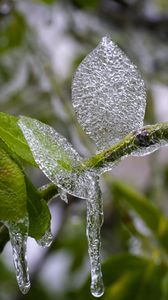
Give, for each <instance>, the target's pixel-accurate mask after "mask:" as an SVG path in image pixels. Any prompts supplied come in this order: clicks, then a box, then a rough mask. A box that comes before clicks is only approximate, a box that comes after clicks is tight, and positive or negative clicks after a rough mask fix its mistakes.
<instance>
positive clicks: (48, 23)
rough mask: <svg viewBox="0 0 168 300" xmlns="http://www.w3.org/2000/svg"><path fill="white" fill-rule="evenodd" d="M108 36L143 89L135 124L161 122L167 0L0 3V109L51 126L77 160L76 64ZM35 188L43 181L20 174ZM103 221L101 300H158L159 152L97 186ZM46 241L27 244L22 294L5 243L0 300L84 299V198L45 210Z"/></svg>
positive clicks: (162, 167)
mask: <svg viewBox="0 0 168 300" xmlns="http://www.w3.org/2000/svg"><path fill="white" fill-rule="evenodd" d="M104 35H108V36H110V37H111V39H112V40H113V41H114V42H116V43H117V44H118V45H119V46H120V47H121V48H122V49H123V50H124V51H125V53H127V55H128V56H129V57H130V58H131V59H132V61H134V62H135V64H136V65H137V66H138V67H139V69H140V71H141V73H142V75H143V78H144V80H145V82H146V86H147V110H146V115H145V124H152V123H156V122H160V121H168V85H167V84H168V1H167V0H146V1H144V0H119V1H115V0H100V1H96V0H93V1H89V0H69V1H68V0H67V1H66V0H65V1H63V0H62V1H61V0H60V1H54V0H43V1H42V0H41V1H40V0H36V1H35V0H34V1H31V0H20V1H19V0H16V1H12V0H0V110H1V111H3V112H6V113H10V114H15V115H27V116H30V117H34V118H37V119H39V120H42V121H43V122H46V123H48V124H50V125H52V126H53V127H54V128H55V129H56V130H57V131H58V132H60V133H62V134H63V135H64V136H66V137H67V139H68V140H69V141H70V142H71V143H72V144H73V145H74V147H75V148H76V149H77V150H78V151H79V152H80V153H81V154H82V155H88V153H89V151H88V141H87V139H86V136H85V135H84V134H83V133H82V132H81V131H80V130H79V124H78V123H77V121H76V119H75V117H74V115H73V109H72V106H71V81H72V77H73V74H74V72H75V69H76V67H77V66H78V64H79V63H80V61H81V60H82V59H83V58H84V57H85V56H86V55H87V54H88V53H89V52H90V51H91V50H92V49H93V48H94V47H95V46H96V45H97V43H98V42H99V41H100V39H101V37H102V36H104ZM27 172H28V174H29V175H30V177H31V178H32V180H33V182H34V183H35V184H36V186H41V185H42V184H45V183H46V182H47V179H46V178H44V176H43V175H42V174H41V173H40V172H39V171H37V170H35V169H34V170H32V169H31V170H30V169H28V170H27ZM101 186H102V190H103V197H104V213H105V221H104V225H103V228H102V260H103V274H104V281H105V286H106V292H105V295H104V296H103V297H102V299H106V300H108V299H113V300H130V299H134V300H142V299H143V300H145V299H148V300H150V299H151V300H155V299H156V300H166V299H168V220H167V215H168V205H167V200H168V151H167V149H161V150H160V151H159V152H156V153H154V154H152V155H150V156H147V157H142V158H127V159H125V160H124V161H123V162H121V163H120V164H119V165H118V166H117V167H115V168H114V170H113V171H112V172H111V174H106V175H105V176H104V177H103V178H102V180H101ZM50 209H51V213H52V231H53V234H54V242H53V244H52V245H51V247H50V248H49V249H41V248H40V247H39V246H37V245H36V243H35V241H34V240H33V239H30V240H29V243H28V261H29V265H30V273H31V282H32V288H31V290H30V292H29V293H28V294H27V295H26V296H23V295H22V294H21V293H20V292H19V290H18V287H17V283H16V279H15V274H14V269H13V264H12V254H11V248H10V243H8V244H7V245H6V247H5V249H4V251H3V253H2V254H1V256H0V300H21V299H25V300H35V299H36V300H38V299H42V300H54V299H60V300H71V299H80V300H81V299H94V298H93V297H92V296H91V295H90V291H89V263H88V255H87V241H86V237H85V215H86V211H85V201H84V200H80V199H77V198H73V197H69V204H68V205H66V204H65V203H63V202H62V201H61V200H60V199H59V198H57V199H55V200H53V201H52V202H51V203H50Z"/></svg>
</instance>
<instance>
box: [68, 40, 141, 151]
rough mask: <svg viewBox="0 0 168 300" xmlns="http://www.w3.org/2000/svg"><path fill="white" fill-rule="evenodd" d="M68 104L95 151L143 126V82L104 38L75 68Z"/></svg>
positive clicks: (124, 57) (113, 45)
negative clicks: (95, 148)
mask: <svg viewBox="0 0 168 300" xmlns="http://www.w3.org/2000/svg"><path fill="white" fill-rule="evenodd" d="M72 101H73V106H74V109H75V112H76V114H77V118H78V120H79V122H80V124H81V126H82V127H83V128H84V130H85V131H86V133H87V134H88V135H89V136H90V137H91V139H92V140H93V141H94V142H95V143H96V145H97V148H98V151H100V150H103V149H105V148H108V147H109V146H111V145H112V144H115V143H116V142H117V141H119V140H120V139H122V138H123V137H124V136H125V135H127V134H128V133H129V132H130V131H133V130H137V129H138V128H141V127H142V125H143V118H144V112H145V105H146V100H145V87H144V81H143V80H142V78H141V76H140V74H139V72H138V70H137V67H136V66H135V65H134V64H133V63H132V62H131V61H130V60H129V59H128V57H127V56H126V55H125V54H124V53H123V52H122V50H121V49H119V48H118V47H117V45H115V44H114V43H113V42H112V41H111V40H110V39H109V38H107V37H104V38H103V39H102V41H101V42H100V44H99V45H98V46H97V47H96V48H95V49H94V50H93V51H92V52H91V53H90V54H89V55H88V56H87V57H86V58H85V59H84V60H83V62H82V63H81V64H80V66H79V67H78V69H77V71H76V74H75V76H74V80H73V84H72Z"/></svg>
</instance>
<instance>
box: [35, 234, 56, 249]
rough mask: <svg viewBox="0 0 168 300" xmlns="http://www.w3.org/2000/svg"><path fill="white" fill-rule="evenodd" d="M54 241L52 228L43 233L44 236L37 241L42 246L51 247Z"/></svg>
mask: <svg viewBox="0 0 168 300" xmlns="http://www.w3.org/2000/svg"><path fill="white" fill-rule="evenodd" d="M52 241H53V236H52V233H51V231H50V230H47V231H46V233H45V234H44V235H43V237H42V238H41V239H40V240H37V243H38V244H39V245H40V246H41V247H50V245H51V243H52Z"/></svg>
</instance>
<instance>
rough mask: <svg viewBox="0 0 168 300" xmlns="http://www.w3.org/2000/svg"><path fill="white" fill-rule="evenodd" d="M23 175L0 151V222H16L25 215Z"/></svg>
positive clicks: (25, 194) (25, 195) (2, 151)
mask: <svg viewBox="0 0 168 300" xmlns="http://www.w3.org/2000/svg"><path fill="white" fill-rule="evenodd" d="M26 199H27V193H26V185H25V180H24V175H23V173H22V171H21V169H20V168H19V166H18V165H17V164H16V163H15V162H14V161H13V160H12V159H11V158H10V156H9V155H8V154H7V153H6V152H5V151H4V150H2V149H0V220H2V221H17V220H19V219H22V218H23V217H24V216H25V215H26V213H27V206H26Z"/></svg>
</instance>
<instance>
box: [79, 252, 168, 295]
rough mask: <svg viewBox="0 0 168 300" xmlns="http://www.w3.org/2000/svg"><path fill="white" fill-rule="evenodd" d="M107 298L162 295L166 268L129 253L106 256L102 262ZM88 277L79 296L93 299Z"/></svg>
mask: <svg viewBox="0 0 168 300" xmlns="http://www.w3.org/2000/svg"><path fill="white" fill-rule="evenodd" d="M102 271H103V278H104V283H105V288H106V291H105V295H104V296H103V299H106V300H111V299H114V300H130V299H134V300H142V299H144V300H145V299H148V300H150V299H151V300H158V299H161V293H162V291H161V281H162V278H163V276H164V274H165V272H166V268H164V267H163V266H162V265H155V264H154V263H153V262H152V261H151V260H147V259H145V258H141V257H138V256H134V255H131V254H128V253H124V254H117V255H114V256H112V257H111V258H109V259H108V260H107V261H106V262H105V263H104V264H103V266H102ZM89 284H90V282H89V280H88V281H87V282H86V284H85V285H84V286H83V288H82V289H81V292H80V293H79V295H80V299H81V300H84V299H87V300H89V299H94V297H93V296H91V295H90V293H89Z"/></svg>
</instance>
